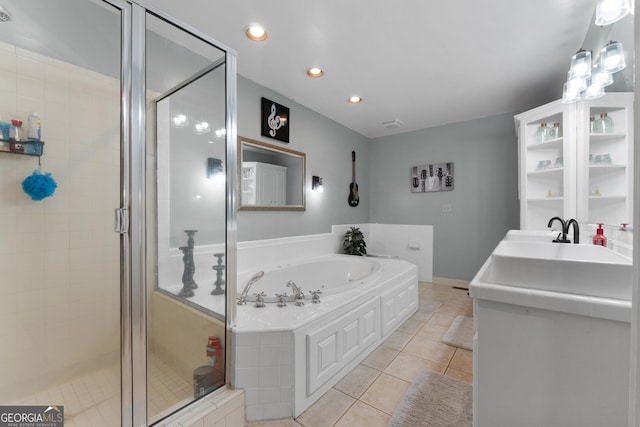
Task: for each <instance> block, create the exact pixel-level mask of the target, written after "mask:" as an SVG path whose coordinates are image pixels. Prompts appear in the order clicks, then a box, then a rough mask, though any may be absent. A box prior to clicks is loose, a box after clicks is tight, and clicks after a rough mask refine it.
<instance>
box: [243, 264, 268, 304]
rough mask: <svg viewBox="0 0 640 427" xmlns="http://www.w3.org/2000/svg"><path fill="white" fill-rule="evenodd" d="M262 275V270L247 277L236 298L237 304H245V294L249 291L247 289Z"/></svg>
mask: <svg viewBox="0 0 640 427" xmlns="http://www.w3.org/2000/svg"><path fill="white" fill-rule="evenodd" d="M262 276H264V271H258V272H257V273H256V274H254V275H253V276H252V277H251V279H249V281H248V282H247V284H246V285H244V289H243V290H242V293H241V294H240V297H239V298H238V305H245V304H246V303H247V294H248V293H249V289H251V285H253V284H254V283H256V282H257V281H258V280H260V279H262Z"/></svg>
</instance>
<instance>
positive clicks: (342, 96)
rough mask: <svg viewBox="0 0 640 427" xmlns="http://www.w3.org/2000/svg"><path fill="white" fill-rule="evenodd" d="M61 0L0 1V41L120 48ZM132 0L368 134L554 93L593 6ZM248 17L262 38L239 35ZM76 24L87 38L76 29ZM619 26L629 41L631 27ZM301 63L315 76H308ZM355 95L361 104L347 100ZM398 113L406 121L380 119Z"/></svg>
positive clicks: (66, 50)
mask: <svg viewBox="0 0 640 427" xmlns="http://www.w3.org/2000/svg"><path fill="white" fill-rule="evenodd" d="M65 1H66V2H69V3H71V5H68V6H69V7H72V8H73V10H74V13H73V14H70V13H69V7H68V8H61V7H59V6H60V5H59V4H58V3H57V2H51V1H46V2H43V1H42V0H0V3H2V4H3V5H5V6H7V7H9V10H11V11H12V12H13V14H14V21H13V22H12V23H8V24H4V25H2V26H0V40H7V41H9V42H14V43H16V44H17V45H19V46H22V47H25V48H28V49H33V50H35V51H37V52H44V53H50V52H56V53H57V55H58V56H60V57H61V58H63V59H66V60H68V61H70V62H72V63H75V64H77V65H81V66H85V65H86V64H85V63H88V64H91V63H98V64H99V63H100V60H101V58H102V57H104V58H113V57H117V55H118V52H117V48H118V47H119V40H118V39H117V38H116V39H114V40H115V42H113V40H112V39H113V37H112V36H109V37H108V35H110V34H117V23H118V22H117V20H114V19H113V17H111V19H110V20H109V22H103V21H104V19H103V17H102V16H98V14H97V13H96V11H95V9H96V8H95V7H93V8H92V9H91V8H88V7H85V6H89V5H91V4H92V3H98V4H100V3H101V2H100V1H99V0H73V1H72V0H65ZM138 1H140V2H142V3H144V4H146V5H148V6H149V7H151V8H156V9H157V10H158V11H160V12H162V13H166V14H168V15H170V16H172V17H173V18H176V19H177V20H178V21H181V22H183V23H185V24H187V25H189V26H191V27H193V28H194V29H196V30H198V31H200V32H203V33H205V34H207V35H209V36H210V37H212V38H214V39H215V40H218V41H219V42H220V43H222V44H224V45H226V46H228V47H229V48H231V49H233V50H235V51H236V52H237V53H238V73H239V74H240V75H242V76H244V77H246V78H248V79H249V80H252V81H254V82H256V83H258V84H260V85H262V86H265V87H267V88H269V89H272V90H274V91H275V92H277V93H279V94H281V95H283V96H284V97H286V98H289V99H291V100H293V101H295V102H298V103H300V104H302V105H304V106H306V107H308V108H310V109H312V110H314V111H316V112H318V113H320V114H322V115H324V116H327V117H329V118H331V119H333V120H335V121H336V122H338V123H341V124H343V125H345V126H347V127H348V128H351V129H353V130H354V131H356V132H359V133H360V134H362V135H365V136H367V137H370V138H375V137H380V136H385V135H392V134H397V133H402V132H409V131H413V130H418V129H423V128H428V127H433V126H438V125H442V124H447V123H452V122H458V121H465V120H471V119H476V118H481V117H487V116H492V115H496V114H501V113H512V112H520V111H523V110H526V109H529V108H531V107H533V106H536V105H540V104H543V103H545V102H548V101H551V100H554V99H558V98H560V97H561V95H562V83H563V81H564V80H565V78H566V72H567V69H568V67H569V59H570V57H571V55H573V54H574V53H575V52H576V51H577V50H578V49H579V48H581V47H582V46H583V42H584V41H585V35H587V34H588V33H589V34H592V33H593V31H591V29H593V28H594V25H593V24H592V23H591V21H592V16H593V11H594V8H595V0H535V1H533V0H485V1H480V2H479V1H471V0H466V1H462V0H450V1H445V2H435V1H426V0H396V1H382V0H347V1H344V0H319V1H315V2H314V1H310V0H275V1H265V0H183V1H175V0H138ZM111 21H115V24H116V26H114V25H113V24H114V22H111ZM254 22H258V23H261V24H262V25H264V26H265V28H266V29H267V31H268V33H269V38H268V39H267V40H266V41H264V42H261V43H256V42H252V41H250V40H249V39H248V38H246V37H245V35H244V29H245V27H246V26H247V25H249V24H250V23H254ZM596 28H599V27H596ZM79 29H83V31H87V32H88V33H87V34H92V37H90V38H78V37H77V34H78V31H79ZM71 30H73V31H71ZM627 32H628V33H630V36H629V37H630V38H631V40H633V39H632V37H633V34H632V33H633V31H632V25H631V30H630V31H627ZM67 33H68V34H67ZM599 36H601V35H600V34H598V37H599ZM602 36H603V37H604V36H608V33H607V34H606V35H602ZM116 37H117V36H116ZM629 44H630V45H631V44H633V43H632V41H631V42H630V43H629ZM585 48H586V49H589V47H585ZM111 50H113V52H111ZM625 51H626V49H625ZM96 55H97V58H96ZM89 59H90V60H91V61H89ZM115 65H116V66H117V64H115ZM310 66H319V67H322V68H323V69H324V70H325V75H324V77H322V78H319V79H311V78H309V77H308V76H307V75H306V70H307V69H308V68H309V67H310ZM100 67H101V68H104V69H109V67H111V68H113V64H103V65H101V66H100ZM162 68H164V67H162ZM112 73H116V74H114V75H117V68H115V71H112ZM631 79H632V73H629V78H628V79H627V80H631ZM353 94H358V95H360V96H361V97H362V98H363V99H364V101H363V102H362V103H361V104H358V105H351V104H348V103H347V98H348V97H349V96H351V95H353ZM256 102H259V101H256ZM285 105H286V102H285ZM396 119H398V120H401V121H402V122H404V126H402V127H400V128H398V129H393V130H389V129H387V128H385V127H384V126H383V125H382V123H383V122H388V121H392V120H396Z"/></svg>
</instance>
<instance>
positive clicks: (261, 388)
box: [231, 331, 294, 421]
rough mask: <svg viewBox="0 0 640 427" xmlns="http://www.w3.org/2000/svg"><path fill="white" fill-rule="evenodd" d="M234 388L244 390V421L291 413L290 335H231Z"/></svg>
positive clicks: (292, 375)
mask: <svg viewBox="0 0 640 427" xmlns="http://www.w3.org/2000/svg"><path fill="white" fill-rule="evenodd" d="M232 339H233V342H234V343H235V345H234V346H233V350H232V362H231V363H232V368H231V369H232V371H233V372H234V374H235V378H234V383H233V384H234V386H235V387H237V388H242V389H244V391H245V400H246V416H247V420H249V421H255V420H262V419H277V418H287V417H291V416H292V414H293V385H294V384H293V378H294V365H293V352H294V348H293V333H292V332H260V333H256V332H237V331H233V335H232Z"/></svg>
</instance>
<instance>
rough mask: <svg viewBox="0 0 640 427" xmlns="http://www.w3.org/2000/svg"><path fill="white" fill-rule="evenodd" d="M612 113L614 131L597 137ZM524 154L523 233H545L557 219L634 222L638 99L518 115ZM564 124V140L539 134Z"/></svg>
mask: <svg viewBox="0 0 640 427" xmlns="http://www.w3.org/2000/svg"><path fill="white" fill-rule="evenodd" d="M603 113H606V114H607V117H608V118H609V119H611V122H612V124H613V129H612V130H611V131H610V132H606V133H597V132H592V129H591V117H594V118H595V119H596V120H597V119H600V116H601V114H603ZM515 123H516V130H517V134H518V153H519V167H518V170H519V176H518V179H519V197H520V228H521V229H543V228H546V226H547V222H548V221H549V219H550V218H551V217H553V216H560V217H561V218H576V219H577V220H578V222H581V223H606V224H621V223H630V222H631V219H632V218H631V216H632V205H633V203H632V195H633V186H632V183H633V181H632V180H633V94H632V93H609V94H606V95H605V96H604V97H602V98H598V99H595V100H585V101H580V102H577V103H573V104H563V103H562V102H561V101H560V100H558V101H554V102H551V103H549V104H545V105H543V106H540V107H537V108H535V109H533V110H530V111H527V112H524V113H522V114H519V115H517V116H515ZM542 123H546V124H547V126H548V128H551V127H552V126H553V124H554V123H559V128H560V134H561V135H560V136H557V137H553V138H547V139H544V140H541V139H540V138H539V137H538V135H539V129H540V128H541V124H542Z"/></svg>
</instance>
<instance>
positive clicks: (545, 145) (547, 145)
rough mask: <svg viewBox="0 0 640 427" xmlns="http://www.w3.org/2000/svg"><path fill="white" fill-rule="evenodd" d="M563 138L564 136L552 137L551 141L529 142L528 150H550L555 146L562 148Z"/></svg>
mask: <svg viewBox="0 0 640 427" xmlns="http://www.w3.org/2000/svg"><path fill="white" fill-rule="evenodd" d="M562 140H563V137H560V138H556V139H551V140H549V141H544V142H533V143H530V144H527V149H528V150H549V149H554V148H562Z"/></svg>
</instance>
